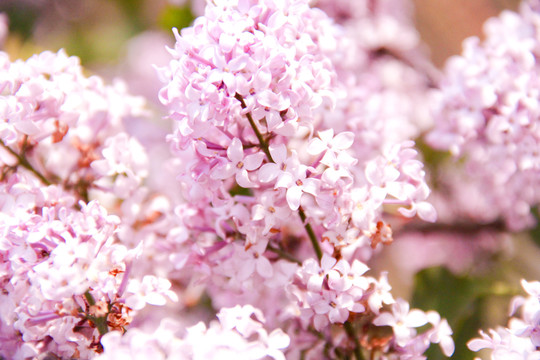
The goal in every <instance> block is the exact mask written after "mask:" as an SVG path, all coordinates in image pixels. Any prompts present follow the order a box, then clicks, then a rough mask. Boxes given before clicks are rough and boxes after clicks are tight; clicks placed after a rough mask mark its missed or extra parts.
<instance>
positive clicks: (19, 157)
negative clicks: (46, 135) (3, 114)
mask: <svg viewBox="0 0 540 360" xmlns="http://www.w3.org/2000/svg"><path fill="white" fill-rule="evenodd" d="M0 145H1V146H2V147H3V148H4V149H6V150H7V151H8V152H9V153H10V154H11V155H13V156H15V157H16V158H17V160H18V162H19V165H21V166H22V167H24V168H25V169H27V170H29V171H30V172H31V173H33V174H34V175H36V176H37V177H38V179H39V180H41V182H42V183H44V184H45V185H51V184H52V183H51V182H50V181H49V180H48V179H47V178H46V177H45V176H44V175H43V174H42V173H40V172H39V171H37V170H36V168H34V167H33V166H32V164H30V162H28V159H26V157H25V156H24V155H20V154H18V153H17V152H16V151H14V150H13V149H12V148H10V147H9V146H7V145H6V144H5V143H4V141H2V140H0Z"/></svg>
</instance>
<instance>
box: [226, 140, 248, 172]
mask: <svg viewBox="0 0 540 360" xmlns="http://www.w3.org/2000/svg"><path fill="white" fill-rule="evenodd" d="M227 157H228V158H229V159H230V160H231V161H232V162H233V163H234V164H235V165H236V163H238V162H240V161H242V159H244V149H243V147H242V142H241V141H240V139H239V138H234V139H233V140H232V141H231V144H230V145H229V148H228V149H227Z"/></svg>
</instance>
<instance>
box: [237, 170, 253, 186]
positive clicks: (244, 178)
mask: <svg viewBox="0 0 540 360" xmlns="http://www.w3.org/2000/svg"><path fill="white" fill-rule="evenodd" d="M236 182H237V183H238V185H240V186H241V187H243V188H252V187H257V184H255V183H254V182H252V181H251V180H250V179H249V175H248V172H247V170H246V169H242V170H241V171H239V172H237V173H236Z"/></svg>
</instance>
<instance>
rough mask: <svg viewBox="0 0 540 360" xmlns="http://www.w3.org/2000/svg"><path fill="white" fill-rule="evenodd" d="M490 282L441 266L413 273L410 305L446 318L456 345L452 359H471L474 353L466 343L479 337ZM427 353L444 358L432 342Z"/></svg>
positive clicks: (434, 358)
mask: <svg viewBox="0 0 540 360" xmlns="http://www.w3.org/2000/svg"><path fill="white" fill-rule="evenodd" d="M491 286H492V281H489V280H488V279H486V278H473V277H467V276H456V275H454V274H452V273H451V272H450V271H449V270H448V269H446V268H444V267H435V268H429V269H425V270H422V271H420V272H418V273H417V274H416V276H415V288H414V292H413V297H412V301H411V306H412V307H415V308H420V309H422V310H424V311H428V310H436V311H438V312H439V314H441V317H443V318H446V319H447V320H448V323H449V324H450V326H451V327H452V330H453V332H454V335H453V339H454V342H455V345H456V350H455V352H454V354H453V356H452V357H451V358H452V359H460V360H472V359H474V357H475V353H473V352H471V351H470V350H469V349H468V348H467V346H466V344H467V342H468V341H469V340H470V339H472V338H474V337H478V330H479V329H481V328H482V326H483V323H482V318H483V316H482V315H483V309H484V308H485V296H486V294H489V293H490V290H491ZM426 355H427V357H428V359H430V360H439V359H446V357H445V356H444V355H443V354H442V352H441V351H440V349H439V347H438V346H437V345H432V346H431V347H430V349H429V350H428V352H427V354H426Z"/></svg>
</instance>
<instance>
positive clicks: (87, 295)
mask: <svg viewBox="0 0 540 360" xmlns="http://www.w3.org/2000/svg"><path fill="white" fill-rule="evenodd" d="M84 298H85V299H86V302H87V303H88V305H90V306H93V305H96V300H94V297H93V296H92V294H90V290H86V292H85V293H84Z"/></svg>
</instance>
